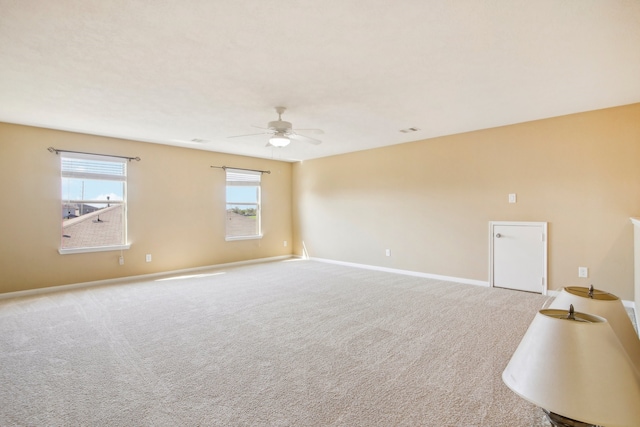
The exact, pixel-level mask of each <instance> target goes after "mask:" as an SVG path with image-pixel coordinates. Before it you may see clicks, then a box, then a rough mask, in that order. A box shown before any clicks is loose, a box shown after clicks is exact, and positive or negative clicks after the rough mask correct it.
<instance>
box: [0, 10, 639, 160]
mask: <svg viewBox="0 0 640 427" xmlns="http://www.w3.org/2000/svg"><path fill="white" fill-rule="evenodd" d="M635 102H640V1H637V0H629V1H621V0H563V1H558V0H536V1H531V0H520V1H518V0H516V1H508V0H485V1H479V0H468V1H451V0H442V1H432V0H404V1H403V0H399V1H390V0H369V1H364V0H358V1H354V0H325V1H299V0H278V1H272V0H262V1H258V0H253V1H248V0H232V1H221V0H218V1H215V0H208V1H206V0H182V1H179V2H178V1H174V0H154V1H142V0H137V1H133V0H108V1H105V0H56V1H46V0H40V1H37V0H33V1H27V0H0V121H4V122H10V123H19V124H27V125H35V126H42V127H48V128H54V129H64V130H71V131H78V132H85V133H90V134H97V135H107V136H114V137H122V138H128V139H133V140H140V141H149V142H155V143H161V144H171V145H180V146H186V147H192V148H197V149H203V150H212V151H220V152H227V153H235V154H242V155H249V156H255V157H265V158H275V159H281V160H290V161H293V160H304V159H311V158H316V157H324V156H329V155H334V154H340V153H346V152H351V151H357V150H364V149H368V148H373V147H380V146H384V145H391V144H398V143H403V142H408V141H414V140H420V139H425V138H430V137H434V136H440V135H448V134H454V133H460V132H466V131H472V130H477V129H483V128H489V127H495V126H501V125H506V124H512V123H519V122H524V121H530V120H536V119H541V118H547V117H553V116H559V115H564V114H570V113H575V112H580V111H588V110H595V109H599V108H606V107H612V106H617V105H624V104H630V103H635ZM278 105H282V106H286V107H287V108H288V110H287V112H286V113H285V114H284V116H283V119H284V120H288V121H290V122H292V123H293V126H294V128H321V129H323V130H324V134H322V135H314V134H310V135H309V136H313V137H316V138H319V139H322V141H323V143H322V144H321V145H317V146H316V145H311V144H306V143H301V142H293V143H292V144H291V145H289V146H288V147H285V148H282V149H275V148H271V147H265V144H266V142H267V136H266V135H260V136H253V137H246V138H232V139H229V138H227V137H228V136H232V135H239V134H248V133H253V132H256V131H258V132H259V130H257V129H255V128H254V127H252V126H263V127H264V126H266V124H267V122H268V121H270V120H275V119H276V118H277V115H276V113H275V111H274V107H275V106H278ZM410 127H416V128H419V129H420V130H419V131H417V132H413V133H402V132H399V130H401V129H406V128H410ZM301 133H303V132H301ZM194 138H199V139H204V140H207V141H209V142H206V143H192V142H178V141H190V140H192V139H194Z"/></svg>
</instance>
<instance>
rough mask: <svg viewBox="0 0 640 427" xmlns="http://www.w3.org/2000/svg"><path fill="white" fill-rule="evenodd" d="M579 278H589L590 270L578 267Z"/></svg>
mask: <svg viewBox="0 0 640 427" xmlns="http://www.w3.org/2000/svg"><path fill="white" fill-rule="evenodd" d="M578 277H589V269H588V268H587V267H578Z"/></svg>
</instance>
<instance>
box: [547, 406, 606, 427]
mask: <svg viewBox="0 0 640 427" xmlns="http://www.w3.org/2000/svg"><path fill="white" fill-rule="evenodd" d="M542 412H544V413H545V415H546V416H547V419H548V420H549V422H550V423H551V425H552V426H553V427H601V426H596V425H594V424H588V423H583V422H582V421H577V420H573V419H571V418H567V417H563V416H562V415H558V414H556V413H553V412H549V411H547V410H546V409H543V410H542Z"/></svg>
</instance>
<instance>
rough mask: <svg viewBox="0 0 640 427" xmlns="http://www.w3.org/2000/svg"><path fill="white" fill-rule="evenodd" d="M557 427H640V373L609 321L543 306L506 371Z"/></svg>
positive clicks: (511, 383) (505, 378) (506, 378)
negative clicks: (544, 308)
mask: <svg viewBox="0 0 640 427" xmlns="http://www.w3.org/2000/svg"><path fill="white" fill-rule="evenodd" d="M502 380H503V381H504V383H505V384H506V385H507V387H509V388H510V389H511V390H512V391H514V392H515V393H516V394H518V395H519V396H520V397H522V398H524V399H525V400H527V401H529V402H531V403H533V404H534V405H536V406H539V407H541V408H542V409H543V411H544V412H545V414H547V418H548V419H549V421H550V422H551V424H552V425H554V426H556V427H569V426H571V427H586V426H606V427H638V426H640V375H639V374H638V373H637V372H636V369H635V368H634V366H633V364H632V362H631V359H630V358H629V356H628V354H627V353H626V351H625V350H624V347H623V346H622V344H621V343H620V341H619V340H618V338H617V336H616V334H615V333H614V332H613V329H612V328H611V326H610V325H609V323H608V322H607V320H606V319H604V318H603V317H600V316H595V315H591V314H586V313H580V312H575V310H574V308H573V307H572V306H570V307H569V310H561V309H546V310H540V311H539V312H538V313H537V314H536V316H535V317H534V319H533V321H532V322H531V325H530V326H529V329H528V330H527V332H526V333H525V335H524V337H523V338H522V341H521V342H520V344H519V345H518V348H517V349H516V351H515V352H514V354H513V356H512V357H511V360H510V361H509V363H508V365H507V367H506V368H505V370H504V372H503V373H502Z"/></svg>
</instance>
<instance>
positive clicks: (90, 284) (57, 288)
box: [0, 255, 293, 300]
mask: <svg viewBox="0 0 640 427" xmlns="http://www.w3.org/2000/svg"><path fill="white" fill-rule="evenodd" d="M291 258H293V257H292V256H291V255H281V256H276V257H269V258H258V259H252V260H247V261H236V262H229V263H225V264H213V265H206V266H203V267H193V268H185V269H182V270H171V271H163V272H160V273H149V274H140V275H137V276H126V277H117V278H115V279H105V280H96V281H93V282H83V283H74V284H70V285H60V286H50V287H47V288H38V289H29V290H26V291H15V292H6V293H2V294H0V300H3V299H10V298H19V297H25V296H35V295H41V294H48V293H52V292H62V291H69V290H73V289H82V288H90V287H93V286H105V285H115V284H119V283H125V282H130V281H132V280H146V279H154V278H156V277H163V276H171V275H174V274H187V273H195V272H198V271H203V270H211V269H220V268H228V267H237V266H241V265H249V264H260V263H263V262H271V261H280V260H285V259H291Z"/></svg>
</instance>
